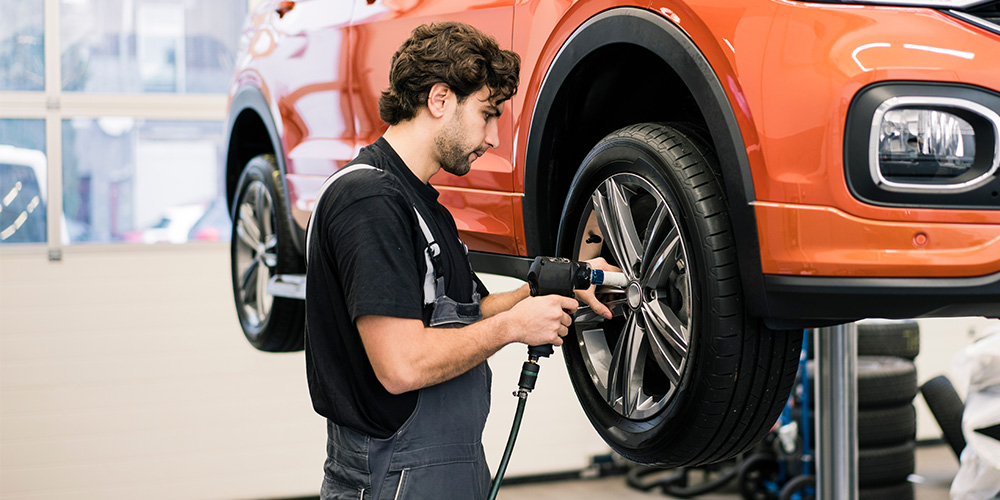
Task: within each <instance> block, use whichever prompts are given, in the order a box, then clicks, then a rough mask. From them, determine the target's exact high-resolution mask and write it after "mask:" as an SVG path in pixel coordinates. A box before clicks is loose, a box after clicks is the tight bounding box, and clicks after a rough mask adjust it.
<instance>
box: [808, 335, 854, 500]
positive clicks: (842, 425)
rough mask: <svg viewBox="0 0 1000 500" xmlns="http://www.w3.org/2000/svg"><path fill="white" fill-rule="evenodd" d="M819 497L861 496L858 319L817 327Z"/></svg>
mask: <svg viewBox="0 0 1000 500" xmlns="http://www.w3.org/2000/svg"><path fill="white" fill-rule="evenodd" d="M814 332H815V337H814V340H815V342H814V343H813V345H815V346H816V406H815V408H816V416H815V419H816V433H817V439H816V458H817V460H816V493H817V495H816V498H817V500H857V498H858V397H857V388H858V373H857V361H858V348H857V346H858V343H857V336H858V335H857V327H856V325H855V324H854V323H848V324H846V325H837V326H830V327H825V328H818V329H815V330H814Z"/></svg>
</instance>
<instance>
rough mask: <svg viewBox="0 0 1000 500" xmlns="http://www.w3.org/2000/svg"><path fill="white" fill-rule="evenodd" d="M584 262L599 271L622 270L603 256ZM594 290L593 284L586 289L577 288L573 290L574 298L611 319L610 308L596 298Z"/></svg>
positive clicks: (595, 288)
mask: <svg viewBox="0 0 1000 500" xmlns="http://www.w3.org/2000/svg"><path fill="white" fill-rule="evenodd" d="M585 262H586V263H588V264H590V267H592V268H594V269H598V270H601V271H613V272H618V273H620V272H621V271H622V270H621V269H618V268H617V267H615V266H612V265H611V264H608V262H607V261H606V260H604V258H603V257H598V258H596V259H590V260H588V261H585ZM595 290H597V287H596V286H594V285H590V288H588V289H586V290H577V291H576V292H575V293H576V298H577V299H579V300H580V302H583V303H584V304H587V305H588V306H590V309H591V310H592V311H594V312H595V313H597V314H600V315H601V316H604V317H605V318H608V319H611V316H612V313H611V309H609V308H608V306H606V305H604V303H603V302H601V301H600V300H598V299H597V295H596V292H595Z"/></svg>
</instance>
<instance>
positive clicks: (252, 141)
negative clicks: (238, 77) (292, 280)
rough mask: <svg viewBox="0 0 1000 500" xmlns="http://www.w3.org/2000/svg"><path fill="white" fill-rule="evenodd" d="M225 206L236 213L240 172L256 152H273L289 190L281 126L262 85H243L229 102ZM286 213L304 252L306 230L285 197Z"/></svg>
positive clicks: (285, 188)
mask: <svg viewBox="0 0 1000 500" xmlns="http://www.w3.org/2000/svg"><path fill="white" fill-rule="evenodd" d="M226 125H227V126H226V143H227V150H226V174H225V175H226V177H225V182H226V206H227V208H228V209H229V213H230V214H232V213H233V200H234V199H235V195H236V187H237V184H238V183H239V180H240V175H241V174H242V173H243V169H244V167H245V166H246V164H247V162H249V161H250V159H252V158H253V157H255V156H258V155H262V154H272V155H274V157H275V160H276V161H277V163H278V169H279V171H280V172H281V179H280V182H281V188H282V189H283V190H284V192H285V193H288V192H289V191H288V179H287V178H286V175H287V169H286V167H285V154H284V149H283V148H282V147H281V139H280V137H279V135H278V128H277V126H276V125H275V121H274V118H273V117H272V116H271V111H270V109H269V107H268V104H267V99H266V98H265V97H264V94H263V93H262V92H261V91H260V89H258V88H256V87H253V86H245V87H243V88H241V89H240V90H239V91H238V92H237V93H236V96H235V97H234V98H233V100H232V102H231V104H230V106H229V117H228V120H227V123H226ZM285 200H286V201H285V205H286V206H285V210H284V213H285V214H286V217H287V218H288V220H289V222H290V223H291V224H292V225H291V227H293V228H295V231H296V233H297V234H296V238H294V245H295V248H296V249H297V250H298V251H299V252H302V250H303V248H302V247H303V238H304V231H303V230H302V228H300V227H299V226H298V224H296V223H295V220H294V219H293V218H292V216H291V213H292V210H291V208H292V207H291V206H289V203H291V202H290V200H288V197H287V196H286V197H285Z"/></svg>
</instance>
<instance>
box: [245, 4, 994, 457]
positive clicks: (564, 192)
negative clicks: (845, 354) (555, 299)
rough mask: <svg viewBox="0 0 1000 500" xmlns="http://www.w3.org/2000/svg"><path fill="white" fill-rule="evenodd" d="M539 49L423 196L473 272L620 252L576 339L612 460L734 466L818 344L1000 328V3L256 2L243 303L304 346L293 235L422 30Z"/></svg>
mask: <svg viewBox="0 0 1000 500" xmlns="http://www.w3.org/2000/svg"><path fill="white" fill-rule="evenodd" d="M446 20H447V21H462V22H467V23H469V24H472V25H474V26H477V27H478V28H480V29H482V30H484V31H486V32H487V33H490V34H491V35H493V36H494V37H495V38H496V39H497V41H498V42H499V43H500V45H501V46H503V47H504V48H509V49H512V50H514V51H516V52H518V53H519V54H520V55H521V57H522V66H521V86H520V91H519V93H518V94H517V95H516V96H515V97H514V98H513V99H512V100H511V102H510V103H509V106H508V109H509V110H510V112H509V113H505V114H504V115H503V116H502V117H501V119H500V134H501V141H500V142H501V144H500V147H499V148H497V149H495V150H491V151H489V152H488V153H487V154H486V155H485V156H483V157H482V158H480V159H479V160H477V161H476V162H475V164H474V165H473V167H472V171H471V172H470V173H469V174H468V175H466V176H463V177H456V176H452V175H449V174H446V173H441V174H438V175H437V176H435V177H434V178H433V179H432V183H433V184H434V185H435V187H436V188H437V189H438V191H440V193H441V196H440V201H441V202H442V203H443V204H444V205H445V206H447V207H448V208H449V210H451V212H452V214H453V215H454V216H455V220H456V223H457V225H458V229H459V231H460V233H461V235H462V238H463V239H464V240H465V242H466V243H467V244H468V246H469V248H470V249H471V250H472V251H473V252H472V258H473V263H474V265H475V266H476V268H477V270H479V271H485V272H494V273H500V274H508V275H511V276H515V277H519V278H523V277H524V276H525V270H526V268H527V265H526V262H527V260H528V258H529V257H533V256H536V255H558V256H564V257H571V258H574V259H588V258H591V257H595V256H598V255H600V256H603V257H604V258H606V259H607V260H608V261H609V262H611V263H613V264H615V265H617V266H619V267H620V268H622V269H623V270H624V272H625V273H626V274H627V275H628V277H629V279H630V281H631V283H632V285H631V287H632V288H634V290H631V292H632V293H629V294H627V295H625V294H623V295H622V296H621V297H617V298H614V299H615V300H614V304H615V307H614V312H615V315H614V318H612V319H610V320H605V319H603V318H600V317H598V316H596V315H594V314H592V313H590V312H589V311H588V310H586V309H582V310H581V311H580V312H579V313H578V314H577V316H576V318H575V326H574V328H573V330H572V332H571V334H570V335H571V337H570V339H569V340H568V341H567V343H566V344H565V346H564V348H563V353H564V356H565V360H566V363H567V365H568V369H569V373H570V377H571V379H572V382H573V385H574V388H575V390H576V393H577V396H578V397H579V400H580V402H581V404H582V405H583V408H584V410H585V412H586V414H587V415H588V417H589V418H590V420H591V422H592V423H593V424H594V427H595V428H596V429H597V431H598V432H599V433H600V434H601V436H602V437H603V438H604V439H605V440H606V441H607V442H608V443H609V444H610V445H611V446H612V447H613V448H614V449H615V450H616V451H618V452H619V453H621V454H622V455H624V456H625V457H628V458H630V459H632V460H635V461H638V462H646V463H657V464H663V465H669V466H680V465H693V464H702V463H709V462H715V461H719V460H723V459H726V458H729V457H732V456H735V455H736V454H738V453H740V452H742V451H744V450H746V449H747V448H749V447H750V446H751V445H752V444H753V443H754V442H756V441H757V440H758V439H759V438H760V437H762V436H763V435H764V434H765V433H766V432H767V431H768V429H769V428H770V427H771V425H772V423H773V422H774V421H775V419H776V417H777V415H778V413H779V411H780V409H781V407H782V405H783V404H784V403H785V401H786V399H787V397H788V393H789V390H790V388H791V386H792V383H793V380H794V377H795V371H796V367H797V361H798V358H799V351H800V346H801V338H802V328H805V327H818V326H825V325H832V324H838V323H845V322H851V321H854V320H857V319H860V318H867V317H882V318H914V317H926V316H990V317H998V316H1000V174H998V168H1000V65H997V64H996V54H1000V2H998V1H987V2H984V1H978V0H938V1H936V0H912V1H904V0H884V1H877V0H857V1H844V2H835V1H829V2H821V3H817V2H810V3H806V2H798V1H773V0H738V1H732V2H721V3H720V2H710V1H702V0H690V1H682V0H653V1H648V0H646V1H642V2H639V1H630V0H580V1H576V2H552V1H547V0H517V1H515V0H499V1H491V2H457V1H444V0H441V1H431V0H425V1H419V0H365V1H361V0H300V1H296V2H292V1H264V2H261V4H260V5H259V7H258V8H257V9H256V11H255V12H253V13H252V14H251V15H250V19H249V22H248V24H247V26H246V29H245V31H244V33H243V39H242V42H241V53H240V55H239V58H238V67H237V70H236V74H235V77H234V79H233V82H232V86H231V87H230V98H231V101H230V107H229V122H228V125H229V127H228V139H229V143H228V148H229V149H228V158H227V164H226V185H227V190H228V191H227V192H228V195H229V197H228V199H229V200H230V203H231V207H230V208H231V213H232V216H233V220H234V224H233V237H232V276H233V292H234V295H235V300H236V306H237V310H238V312H239V318H240V322H241V324H242V326H243V330H244V332H245V334H246V337H247V339H248V340H249V341H250V342H251V343H252V344H253V345H254V346H256V347H257V348H259V349H262V350H265V351H285V350H295V349H299V348H301V346H302V330H303V318H304V314H303V302H302V301H301V300H298V299H297V298H295V297H299V296H301V295H302V286H303V284H304V280H303V279H302V277H301V275H302V273H303V270H304V263H303V258H302V248H303V241H304V228H305V225H306V222H307V220H308V217H309V214H310V212H311V210H312V207H313V204H314V201H315V197H316V193H317V191H318V189H319V187H320V186H321V185H322V183H323V181H324V180H325V179H326V177H327V176H329V175H330V174H331V173H333V172H335V171H336V170H337V169H338V168H340V167H341V166H343V165H344V164H346V163H347V162H348V161H350V160H351V159H352V158H353V157H354V156H355V154H356V153H357V151H358V150H359V148H360V147H362V146H364V145H366V144H369V143H371V142H373V141H374V140H375V139H376V138H378V137H379V135H380V134H381V133H382V132H383V131H384V130H385V125H384V124H383V123H382V122H381V121H380V120H379V117H378V112H377V98H378V95H379V93H380V92H381V90H382V89H384V88H385V87H386V86H387V84H388V71H389V60H390V57H391V55H392V54H393V52H394V51H395V50H396V48H397V47H398V46H399V44H400V43H401V42H402V40H404V39H405V38H406V37H407V36H408V34H409V33H410V31H411V30H412V29H413V28H414V27H416V26H417V25H419V24H422V23H426V22H433V21H446Z"/></svg>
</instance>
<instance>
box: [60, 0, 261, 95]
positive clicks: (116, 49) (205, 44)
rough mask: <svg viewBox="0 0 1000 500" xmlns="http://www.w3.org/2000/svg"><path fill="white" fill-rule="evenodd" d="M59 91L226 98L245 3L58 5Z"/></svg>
mask: <svg viewBox="0 0 1000 500" xmlns="http://www.w3.org/2000/svg"><path fill="white" fill-rule="evenodd" d="M61 6H62V7H61V11H62V12H61V14H62V22H61V39H60V44H61V46H62V47H61V49H62V80H63V81H62V85H63V89H64V90H70V91H85V92H121V93H140V92H171V93H181V94H183V93H225V92H226V89H227V87H228V85H229V78H230V77H231V76H232V72H233V60H234V58H235V54H236V46H237V41H238V39H239V35H240V32H241V30H242V25H243V20H244V18H245V17H246V12H247V2H246V0H217V1H212V2H191V1H185V0H62V3H61Z"/></svg>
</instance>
